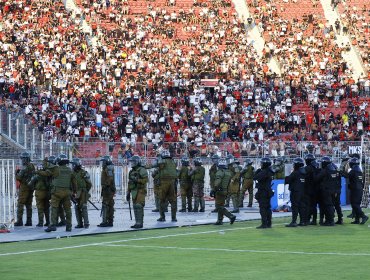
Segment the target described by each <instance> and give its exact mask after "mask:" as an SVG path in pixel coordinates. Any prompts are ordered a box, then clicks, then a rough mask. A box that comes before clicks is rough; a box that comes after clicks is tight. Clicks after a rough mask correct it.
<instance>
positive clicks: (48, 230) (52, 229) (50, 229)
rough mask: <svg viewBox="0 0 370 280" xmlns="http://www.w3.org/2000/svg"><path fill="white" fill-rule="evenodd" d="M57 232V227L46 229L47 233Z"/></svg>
mask: <svg viewBox="0 0 370 280" xmlns="http://www.w3.org/2000/svg"><path fill="white" fill-rule="evenodd" d="M56 230H57V227H56V226H48V227H47V228H46V229H45V232H52V231H56Z"/></svg>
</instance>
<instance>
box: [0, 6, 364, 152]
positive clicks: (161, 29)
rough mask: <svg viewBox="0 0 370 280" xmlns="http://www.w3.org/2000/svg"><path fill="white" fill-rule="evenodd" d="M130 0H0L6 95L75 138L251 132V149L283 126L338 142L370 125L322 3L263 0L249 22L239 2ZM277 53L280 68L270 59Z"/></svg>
mask: <svg viewBox="0 0 370 280" xmlns="http://www.w3.org/2000/svg"><path fill="white" fill-rule="evenodd" d="M129 2H130V3H129ZM131 2H132V1H100V2H99V1H98V2H94V3H92V1H81V2H80V3H78V4H80V6H81V7H82V13H81V14H76V13H74V12H67V11H66V10H65V8H64V6H63V4H62V3H61V2H58V1H56V2H55V3H54V2H50V1H26V0H9V1H6V2H2V3H0V11H1V21H2V25H1V32H0V36H1V41H0V57H1V67H0V97H1V99H0V106H2V107H6V108H8V109H11V110H22V111H24V113H25V114H26V115H27V116H28V117H29V118H31V119H32V121H33V123H34V124H35V125H36V126H38V128H39V130H40V132H44V133H45V135H46V136H47V137H48V138H50V139H53V140H55V141H57V140H62V141H67V142H71V141H88V140H89V139H90V138H100V139H103V140H107V141H111V142H119V143H123V144H134V143H137V142H144V143H152V144H158V143H163V142H182V143H186V142H187V143H194V145H195V146H196V147H198V148H199V147H200V148H201V147H202V145H204V144H208V143H212V142H225V141H236V142H239V141H244V144H243V145H239V144H237V143H236V144H233V145H235V146H236V147H235V150H237V151H239V152H242V151H243V147H244V149H245V151H246V150H248V152H251V150H252V151H253V144H258V143H261V142H263V141H265V140H266V139H276V138H277V137H281V136H284V137H285V138H283V139H285V140H287V139H288V140H295V141H298V140H312V141H342V140H358V139H359V137H360V136H361V135H362V134H363V133H369V114H368V110H366V108H367V106H368V103H367V102H366V99H362V100H363V101H361V102H359V101H357V98H358V97H369V94H370V77H369V76H368V77H365V76H364V77H361V78H360V79H358V80H354V79H352V78H351V70H350V69H349V68H348V66H347V65H346V63H345V61H344V60H343V58H342V55H341V53H342V52H343V51H345V49H346V46H336V45H335V44H334V40H333V38H334V37H333V36H334V33H333V28H335V27H332V26H328V25H327V23H326V22H325V21H324V19H323V13H322V10H321V12H320V13H317V14H315V15H309V14H303V15H301V17H299V18H298V20H294V21H293V22H289V20H288V19H284V18H283V17H282V13H283V12H284V8H282V7H280V6H279V8H277V6H275V5H273V4H271V3H269V2H267V1H259V2H258V1H257V2H253V3H251V7H253V8H254V9H253V11H254V15H255V18H254V19H245V23H244V22H242V21H241V20H239V19H238V17H237V14H236V11H235V10H234V9H233V7H232V5H231V1H219V0H217V1H216V0H215V1H194V2H191V3H190V4H189V3H188V2H186V3H187V4H186V3H185V2H184V3H183V4H182V5H181V6H180V4H179V3H177V2H175V1H169V2H168V3H167V6H159V5H158V6H157V5H156V2H150V1H149V2H146V5H142V6H138V5H137V6H133V4H132V3H131ZM134 2H135V1H134ZM248 2H249V1H248ZM99 3H100V4H99ZM349 18H350V19H351V20H352V21H353V20H354V18H357V19H358V17H354V16H351V17H349ZM84 19H86V20H87V21H88V22H89V23H90V24H91V26H92V29H93V35H94V36H96V38H97V41H96V43H95V44H94V43H92V40H91V37H89V36H88V34H85V33H84V32H83V30H82V28H81V22H82V20H84ZM352 21H351V22H349V23H348V25H351V23H352ZM254 23H255V24H257V25H258V26H259V28H260V30H261V31H262V33H263V36H264V37H265V39H266V46H265V49H264V55H263V57H262V58H259V57H258V55H257V54H256V52H255V50H254V48H253V47H252V45H251V42H249V41H248V27H249V25H252V24H254ZM364 28H367V27H364ZM128 30H129V31H128ZM356 30H357V29H355V28H353V29H351V31H350V32H357V31H356ZM343 31H345V30H344V28H343ZM358 32H362V31H361V29H358ZM361 42H362V43H361ZM361 42H360V43H359V45H363V43H364V42H363V41H361ZM367 51H368V50H367ZM365 53H366V48H365ZM272 57H275V58H278V61H279V63H280V65H281V67H282V70H283V72H284V74H283V75H282V76H281V77H279V76H278V75H276V74H275V73H272V72H271V70H269V69H268V66H267V63H268V61H269V60H270V59H271V58H272ZM364 63H365V66H367V65H368V64H366V60H364ZM202 78H217V83H216V84H214V85H213V86H212V87H207V86H204V84H203V83H202ZM367 100H369V99H367ZM344 104H345V105H344ZM343 111H345V112H344V113H343ZM246 143H249V144H246ZM274 145H275V144H274ZM276 145H278V147H280V150H281V149H282V146H284V142H283V141H280V142H278V141H277V142H276ZM273 148H274V147H271V149H272V150H273ZM278 149H279V148H276V149H275V150H278Z"/></svg>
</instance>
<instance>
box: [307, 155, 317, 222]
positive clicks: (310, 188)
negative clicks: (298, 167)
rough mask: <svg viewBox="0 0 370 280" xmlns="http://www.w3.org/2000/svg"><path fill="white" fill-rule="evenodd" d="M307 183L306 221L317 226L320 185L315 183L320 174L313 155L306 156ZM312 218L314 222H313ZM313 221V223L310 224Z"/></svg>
mask: <svg viewBox="0 0 370 280" xmlns="http://www.w3.org/2000/svg"><path fill="white" fill-rule="evenodd" d="M305 162H306V166H305V171H306V182H305V186H304V191H305V201H306V202H305V204H306V215H307V218H306V221H307V223H309V224H310V225H317V205H318V204H319V184H316V183H315V181H314V175H315V174H316V173H318V172H319V170H318V165H317V162H316V158H315V156H314V155H313V154H307V155H306V156H305ZM311 217H312V220H311ZM310 221H311V222H310Z"/></svg>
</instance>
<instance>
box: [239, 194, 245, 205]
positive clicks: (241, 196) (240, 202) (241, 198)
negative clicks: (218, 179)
mask: <svg viewBox="0 0 370 280" xmlns="http://www.w3.org/2000/svg"><path fill="white" fill-rule="evenodd" d="M243 202H244V195H243V194H240V196H239V203H238V207H239V208H243V207H244V204H243Z"/></svg>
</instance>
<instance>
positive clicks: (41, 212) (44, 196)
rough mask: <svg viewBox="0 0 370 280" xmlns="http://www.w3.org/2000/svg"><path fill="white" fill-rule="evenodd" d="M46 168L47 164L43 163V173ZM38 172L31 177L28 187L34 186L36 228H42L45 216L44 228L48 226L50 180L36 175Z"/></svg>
mask: <svg viewBox="0 0 370 280" xmlns="http://www.w3.org/2000/svg"><path fill="white" fill-rule="evenodd" d="M47 168H48V162H47V161H46V160H44V161H43V171H45V170H46V169H47ZM38 172H39V171H36V174H35V175H34V176H33V177H32V179H31V182H30V185H34V186H35V197H36V206H37V212H38V220H39V222H38V224H37V225H36V226H38V227H42V226H43V221H44V216H45V226H49V224H50V215H49V210H50V181H51V180H50V178H49V177H48V176H43V175H40V174H38Z"/></svg>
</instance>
